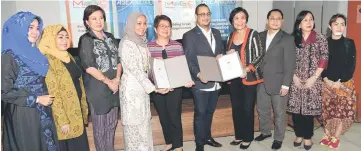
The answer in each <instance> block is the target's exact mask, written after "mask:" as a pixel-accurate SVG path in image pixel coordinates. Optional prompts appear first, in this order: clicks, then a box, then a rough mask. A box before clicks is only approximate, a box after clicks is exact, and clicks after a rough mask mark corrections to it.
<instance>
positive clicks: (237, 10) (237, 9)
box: [229, 7, 249, 24]
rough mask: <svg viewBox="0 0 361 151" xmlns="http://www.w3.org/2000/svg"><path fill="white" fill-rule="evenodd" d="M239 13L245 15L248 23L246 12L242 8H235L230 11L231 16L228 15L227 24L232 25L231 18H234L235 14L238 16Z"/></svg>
mask: <svg viewBox="0 0 361 151" xmlns="http://www.w3.org/2000/svg"><path fill="white" fill-rule="evenodd" d="M239 12H243V13H244V14H245V15H246V23H247V22H248V17H249V15H248V12H247V10H246V9H244V8H242V7H237V8H235V9H233V10H232V12H231V14H230V15H229V22H230V23H231V24H233V18H234V16H236V14H238V13H239Z"/></svg>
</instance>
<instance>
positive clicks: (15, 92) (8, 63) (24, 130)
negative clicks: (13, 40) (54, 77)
mask: <svg viewBox="0 0 361 151" xmlns="http://www.w3.org/2000/svg"><path fill="white" fill-rule="evenodd" d="M35 61H36V60H35ZM47 94H48V90H47V88H46V85H45V77H44V76H40V75H39V74H37V73H36V72H34V71H32V70H31V69H30V68H29V67H28V66H27V65H26V64H25V63H24V62H23V61H22V60H20V59H19V57H18V56H17V55H15V54H14V53H12V51H11V50H8V51H6V52H5V53H3V54H2V55H1V101H2V102H4V103H5V110H4V111H3V112H4V134H3V141H4V142H3V146H4V151H56V150H57V147H56V146H57V145H56V140H57V139H56V133H55V127H54V123H53V119H52V113H51V108H50V107H45V106H42V105H40V104H38V103H36V98H37V96H41V95H47Z"/></svg>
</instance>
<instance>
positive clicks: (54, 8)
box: [1, 1, 65, 26]
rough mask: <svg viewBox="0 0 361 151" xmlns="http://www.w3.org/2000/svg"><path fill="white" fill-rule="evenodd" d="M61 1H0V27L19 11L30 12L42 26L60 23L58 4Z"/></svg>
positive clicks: (60, 13) (60, 14)
mask: <svg viewBox="0 0 361 151" xmlns="http://www.w3.org/2000/svg"><path fill="white" fill-rule="evenodd" d="M60 3H63V1H1V25H3V24H4V22H5V21H6V20H7V19H8V18H9V17H10V16H12V15H14V14H15V13H17V12H19V11H30V12H32V13H34V14H36V15H38V16H40V17H41V18H42V19H43V21H44V25H45V26H47V25H54V24H60V23H61V16H62V13H65V12H60V6H59V4H60Z"/></svg>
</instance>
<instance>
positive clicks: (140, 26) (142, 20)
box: [134, 15, 147, 36]
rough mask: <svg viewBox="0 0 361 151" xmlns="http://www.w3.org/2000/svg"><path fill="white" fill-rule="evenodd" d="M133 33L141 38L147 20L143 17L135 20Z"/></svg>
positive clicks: (145, 29) (145, 28)
mask: <svg viewBox="0 0 361 151" xmlns="http://www.w3.org/2000/svg"><path fill="white" fill-rule="evenodd" d="M134 31H135V33H136V34H137V35H138V36H143V35H144V34H145V32H146V31H147V18H146V17H145V16H144V15H142V16H139V17H138V18H137V23H136V24H135V25H134Z"/></svg>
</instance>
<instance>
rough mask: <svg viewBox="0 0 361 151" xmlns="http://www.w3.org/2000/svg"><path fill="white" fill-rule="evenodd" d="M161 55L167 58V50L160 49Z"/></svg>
mask: <svg viewBox="0 0 361 151" xmlns="http://www.w3.org/2000/svg"><path fill="white" fill-rule="evenodd" d="M162 57H163V59H167V58H168V55H167V52H166V51H165V49H163V50H162Z"/></svg>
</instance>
